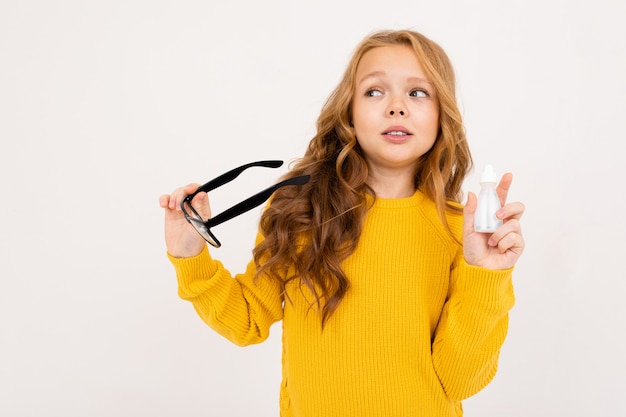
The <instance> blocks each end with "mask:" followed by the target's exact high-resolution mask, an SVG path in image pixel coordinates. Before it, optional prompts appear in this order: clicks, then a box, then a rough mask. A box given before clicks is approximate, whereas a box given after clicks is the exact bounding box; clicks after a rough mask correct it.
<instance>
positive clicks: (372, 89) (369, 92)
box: [365, 88, 383, 97]
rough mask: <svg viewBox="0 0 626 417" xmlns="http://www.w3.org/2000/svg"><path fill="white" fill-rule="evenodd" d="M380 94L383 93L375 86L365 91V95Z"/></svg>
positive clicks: (375, 95) (377, 95) (373, 95)
mask: <svg viewBox="0 0 626 417" xmlns="http://www.w3.org/2000/svg"><path fill="white" fill-rule="evenodd" d="M382 95H383V93H382V91H380V90H377V89H375V88H371V89H369V90H367V91H366V92H365V96H366V97H379V96H382Z"/></svg>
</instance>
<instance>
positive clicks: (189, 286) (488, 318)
mask: <svg viewBox="0 0 626 417" xmlns="http://www.w3.org/2000/svg"><path fill="white" fill-rule="evenodd" d="M449 222H450V226H451V227H452V229H453V231H454V233H455V234H456V235H457V236H458V237H459V238H460V236H461V228H462V223H463V218H462V216H461V215H449ZM462 252H463V251H462V247H461V246H460V245H459V244H458V243H456V242H455V241H454V240H453V239H452V238H451V237H450V236H449V235H448V233H447V232H446V230H445V228H444V227H443V225H442V224H441V222H440V221H439V219H438V217H437V212H436V210H435V206H434V204H433V203H432V201H431V200H430V199H428V198H426V197H425V196H424V195H423V194H422V193H421V192H419V191H417V192H416V193H415V194H414V195H413V196H412V197H409V198H402V199H380V198H379V199H377V200H376V203H375V205H374V206H373V208H372V209H371V210H370V211H369V212H368V214H367V216H366V219H365V224H364V228H363V233H362V236H361V240H360V242H359V245H358V247H357V249H356V251H355V252H354V253H353V254H352V256H351V257H350V258H349V259H348V260H346V261H345V262H344V265H343V267H344V270H345V272H346V274H347V276H348V277H349V279H350V282H351V287H350V290H349V292H348V293H347V295H346V296H345V298H344V299H343V300H342V302H341V304H340V305H339V308H338V309H337V311H335V313H334V314H333V315H332V316H331V317H330V319H329V320H328V322H327V324H326V326H325V328H324V330H323V331H322V330H321V326H320V318H319V315H318V314H317V311H315V310H309V305H310V303H309V301H310V300H311V299H312V297H311V294H307V292H306V290H304V289H302V290H301V289H300V288H298V287H297V286H295V285H293V286H288V287H287V289H286V291H287V292H288V295H289V298H290V300H291V302H290V301H285V302H284V303H283V301H284V298H283V295H282V294H281V288H280V287H279V286H278V285H277V284H275V283H273V282H271V281H270V280H260V281H259V283H258V285H255V284H254V283H253V281H252V278H253V276H254V272H255V267H254V265H253V263H252V262H251V263H250V264H249V265H248V267H247V270H246V271H245V272H244V273H242V274H238V275H236V276H234V277H233V276H232V275H231V274H230V273H229V272H228V271H227V270H225V268H224V266H223V265H222V264H221V263H220V262H219V261H217V260H214V259H212V258H211V256H210V255H209V252H208V250H204V251H203V252H202V253H201V254H199V255H198V256H196V257H193V258H186V259H175V258H173V257H170V260H171V262H172V263H173V265H174V267H175V270H176V273H177V277H178V281H179V295H180V296H181V297H182V298H183V299H185V300H189V301H191V302H192V303H193V306H194V307H195V309H196V311H197V312H198V314H199V315H200V316H201V317H202V319H203V320H204V321H205V322H206V323H207V324H208V325H209V326H211V327H212V328H213V329H215V330H216V331H217V332H219V333H220V334H222V335H223V336H225V337H227V338H228V339H229V340H231V341H232V342H234V343H236V344H238V345H246V344H251V343H259V342H261V341H263V340H265V339H266V338H267V337H268V335H269V329H270V326H271V325H272V323H274V322H276V321H278V320H281V319H282V320H283V381H282V384H281V388H280V411H281V416H282V417H335V416H336V417H351V416H354V417H418V416H419V417H439V416H461V415H462V414H463V412H462V407H461V400H463V399H465V398H467V397H469V396H471V395H473V394H475V393H477V392H478V391H480V390H481V389H482V388H483V387H485V386H486V385H487V384H488V383H489V381H490V380H491V379H492V378H493V376H494V375H495V373H496V368H497V361H498V354H499V350H500V347H501V345H502V343H503V342H504V339H505V336H506V332H507V325H508V312H509V310H510V309H511V308H512V306H513V304H514V295H513V286H512V281H511V276H512V273H511V272H512V271H511V270H505V271H490V270H486V269H482V268H478V267H473V266H470V265H468V264H467V263H466V262H465V261H464V259H463V253H462ZM244 395H245V394H244Z"/></svg>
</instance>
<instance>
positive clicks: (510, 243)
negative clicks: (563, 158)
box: [463, 173, 525, 269]
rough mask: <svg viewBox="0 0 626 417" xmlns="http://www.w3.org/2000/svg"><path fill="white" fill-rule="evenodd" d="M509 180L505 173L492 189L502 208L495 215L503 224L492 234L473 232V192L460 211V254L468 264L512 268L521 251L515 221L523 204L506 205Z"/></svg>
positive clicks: (520, 231)
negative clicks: (495, 192)
mask: <svg viewBox="0 0 626 417" xmlns="http://www.w3.org/2000/svg"><path fill="white" fill-rule="evenodd" d="M512 180H513V175H512V174H510V173H507V174H505V175H503V176H502V179H501V180H500V183H499V184H498V187H497V188H496V191H497V193H498V197H499V198H500V203H501V206H502V208H500V210H498V212H497V214H496V216H497V217H498V218H499V219H501V220H502V221H503V224H502V226H500V227H499V228H498V230H496V231H495V232H494V233H480V232H476V231H475V230H474V214H475V212H476V206H477V202H478V200H477V198H476V195H475V194H474V193H468V196H467V203H466V204H465V208H464V209H463V254H464V256H465V261H466V262H467V263H468V264H470V265H475V266H480V267H482V268H487V269H508V268H511V267H513V265H515V262H517V260H518V259H519V257H520V255H521V254H522V252H523V251H524V238H523V236H522V229H521V226H520V222H519V221H520V219H521V217H522V215H523V214H524V210H525V207H524V204H522V203H520V202H515V203H509V204H506V198H507V195H508V192H509V188H510V186H511V182H512Z"/></svg>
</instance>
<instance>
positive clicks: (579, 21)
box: [0, 0, 626, 417]
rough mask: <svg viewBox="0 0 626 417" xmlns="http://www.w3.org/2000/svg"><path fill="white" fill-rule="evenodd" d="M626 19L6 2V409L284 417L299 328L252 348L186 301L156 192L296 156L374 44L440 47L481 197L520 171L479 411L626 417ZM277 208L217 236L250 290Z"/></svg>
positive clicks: (226, 193) (565, 5) (222, 198)
mask: <svg viewBox="0 0 626 417" xmlns="http://www.w3.org/2000/svg"><path fill="white" fill-rule="evenodd" d="M625 16H626V5H625V2H624V1H617V0H613V1H611V0H582V1H572V0H526V1H515V0H512V1H496V0H484V1H479V2H478V1H477V2H473V1H445V0H442V1H428V2H425V1H415V0H414V1H406V0H397V1H393V2H382V1H379V0H376V1H370V0H350V1H340V0H332V1H331V0H316V1H309V2H301V1H287V0H282V1H277V0H266V1H253V0H244V1H233V2H217V1H215V0H209V1H200V0H198V1H188V0H177V1H168V0H158V1H154V0H152V1H148V0H108V1H100V0H98V1H78V0H75V1H70V0H59V1H44V0H39V1H29V0H20V1H9V0H1V1H0V141H1V150H0V192H1V193H2V196H3V197H2V199H1V203H0V222H1V224H0V226H1V229H0V239H1V241H0V415H2V416H7V417H8V416H15V417H18V416H19V417H22V416H63V417H74V416H77V417H78V416H81V417H82V416H93V417H101V416H102V417H103V416H118V417H126V416H152V417H161V416H183V415H184V416H244V415H255V416H277V414H278V388H279V382H280V372H281V369H280V366H281V363H280V355H281V328H280V323H278V324H277V325H275V326H274V327H273V328H272V333H271V335H270V338H269V340H267V341H266V342H265V343H263V344H260V345H255V346H250V347H246V348H239V347H236V346H234V345H232V344H230V343H229V342H227V341H226V340H225V339H223V338H221V337H220V336H218V335H217V334H215V333H214V332H213V331H212V330H210V329H209V328H208V327H207V326H205V325H204V324H203V323H202V322H201V320H200V319H199V318H198V317H197V316H196V314H195V312H194V311H193V308H192V307H191V305H190V304H188V303H187V302H185V301H182V300H180V299H179V298H178V295H177V286H176V282H175V277H174V271H173V268H172V266H171V265H170V264H169V262H168V260H167V258H166V256H165V245H164V242H163V213H162V210H161V209H160V208H159V206H158V197H159V195H160V194H163V193H169V192H170V191H172V190H173V189H174V188H176V187H178V186H180V185H183V184H187V183H189V182H204V181H206V180H208V179H210V178H211V177H213V176H215V175H217V174H219V173H221V172H223V171H225V170H227V169H230V168H232V167H234V166H236V165H239V164H241V163H244V162H249V161H253V160H258V159H282V160H285V161H286V165H285V166H284V167H282V168H280V169H278V170H265V169H257V170H255V171H254V173H249V174H244V175H243V176H242V177H240V179H239V180H238V181H237V182H235V183H233V184H231V185H230V186H228V187H225V189H223V190H219V191H218V192H216V194H215V195H214V196H213V198H212V200H213V206H214V210H215V211H216V212H217V211H220V210H221V209H222V208H224V207H227V206H228V205H230V204H232V203H234V202H236V201H238V200H241V199H243V198H244V197H247V196H248V195H251V194H252V193H253V192H256V191H258V190H259V189H261V188H263V187H265V186H267V185H269V184H271V183H273V182H274V181H275V180H276V179H277V178H278V176H279V175H281V174H282V173H284V172H285V170H286V169H287V168H286V167H287V163H288V162H289V161H292V160H293V159H295V158H297V157H299V156H301V154H302V153H303V152H304V149H305V147H306V144H307V143H308V141H309V139H310V138H311V136H312V135H313V133H314V127H315V120H316V118H317V116H318V114H319V111H320V109H321V106H322V104H323V103H324V101H325V99H326V97H327V95H328V94H329V93H330V91H331V90H332V89H333V88H334V87H335V85H336V84H337V82H338V81H339V78H340V76H341V74H342V72H343V70H344V68H345V66H346V64H347V61H348V58H349V57H350V55H351V53H352V51H353V49H354V47H355V46H356V44H357V43H358V42H359V41H360V40H361V39H362V38H363V37H364V36H366V35H367V34H369V33H370V32H372V31H374V30H378V29H385V28H390V29H401V28H411V29H415V30H418V31H421V32H422V33H424V34H426V35H427V36H429V37H431V38H432V39H434V40H436V41H437V42H438V43H440V44H441V45H442V46H443V47H444V48H445V49H446V51H447V52H448V54H449V55H450V58H451V59H452V61H453V63H454V65H455V68H456V71H457V74H458V98H459V104H460V106H461V109H462V112H463V115H464V118H465V123H466V127H467V134H468V137H469V140H470V145H471V148H472V152H473V156H474V160H475V171H474V172H473V174H472V175H471V176H470V177H468V179H467V182H466V184H465V187H464V190H465V191H477V190H478V182H477V177H478V173H479V172H480V170H481V169H482V167H483V166H484V165H485V164H487V163H491V164H493V165H494V166H495V167H496V169H497V170H498V171H499V172H500V173H503V172H506V171H510V172H513V173H514V178H515V179H514V182H513V187H512V190H511V200H520V201H523V202H524V203H525V204H526V206H527V212H526V215H525V217H524V219H523V227H524V233H525V237H526V241H527V249H526V252H525V253H524V256H523V257H522V259H521V260H520V261H519V263H518V265H517V267H516V271H515V275H514V281H515V288H516V296H517V304H516V306H515V308H514V309H513V311H512V312H511V322H510V331H509V335H508V339H507V340H506V343H505V345H504V348H503V349H502V352H501V360H500V369H499V373H498V375H497V376H496V378H495V379H494V380H493V382H492V383H491V384H490V385H489V386H488V387H487V388H486V389H485V390H483V391H482V392H480V393H479V394H477V395H476V396H474V397H472V398H470V399H468V400H467V401H466V402H465V403H464V407H465V410H466V415H467V416H470V417H471V416H476V417H478V416H480V417H495V416H498V417H501V416H519V417H525V416H535V417H540V416H541V417H552V416H561V415H567V416H600V415H601V416H604V417H618V416H624V415H626V405H625V403H624V401H623V392H624V390H625V389H626V383H625V381H626V377H625V374H626V363H625V360H624V351H625V349H626V346H625V345H626V343H625V342H624V338H625V335H624V333H625V332H624V331H625V328H626V320H625V317H626V307H625V303H624V302H623V300H624V291H625V290H626V284H625V283H624V282H625V281H626V274H625V273H624V268H623V262H622V261H623V260H624V256H626V253H625V249H626V241H625V236H626V222H625V220H624V213H625V209H626V207H625V206H626V203H625V193H624V186H623V174H624V167H623V166H624V158H623V154H624V152H623V149H624V141H625V139H626V137H625V134H624V120H625V116H626V114H625V113H626V81H625V80H624V78H625V75H626V41H625V40H626V26H625V25H624V24H623V20H624V17H625ZM258 216H259V212H258V211H257V210H255V211H253V212H250V213H248V214H246V215H244V216H242V217H240V218H238V219H237V220H233V221H232V222H230V223H227V224H224V225H222V226H219V228H216V229H215V232H216V234H218V236H219V237H220V238H221V239H222V241H223V247H222V248H220V249H217V250H214V251H213V254H214V256H216V257H218V258H219V259H221V260H223V261H224V263H225V264H226V265H227V266H228V267H229V268H230V269H231V270H232V271H233V272H239V271H240V270H242V269H243V267H244V265H245V263H246V262H247V261H248V259H249V257H250V250H251V249H252V244H253V239H254V235H255V232H256V221H257V220H258Z"/></svg>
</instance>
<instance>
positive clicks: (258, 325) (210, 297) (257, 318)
mask: <svg viewBox="0 0 626 417" xmlns="http://www.w3.org/2000/svg"><path fill="white" fill-rule="evenodd" d="M168 257H169V259H170V261H171V262H172V264H173V265H174V269H175V271H176V277H177V279H178V294H179V296H180V297H181V298H182V299H183V300H187V301H190V302H191V303H192V304H193V307H194V308H195V310H196V312H197V313H198V315H199V316H200V317H201V318H202V320H203V321H204V322H205V323H207V324H208V325H209V326H210V327H211V328H213V329H214V330H215V331H217V332H218V333H219V334H221V335H222V336H224V337H226V338H227V339H228V340H230V341H231V342H233V343H235V344H237V345H239V346H246V345H250V344H254V343H260V342H262V341H264V340H265V339H267V337H268V336H269V330H270V327H271V325H272V324H273V323H275V322H276V321H278V320H280V319H282V316H283V309H282V302H283V299H282V289H281V288H280V285H279V283H278V282H274V281H271V280H270V279H264V278H263V277H260V278H259V279H258V280H257V281H256V282H255V280H254V276H255V272H256V267H255V265H254V262H253V261H251V262H250V263H249V264H248V267H247V269H246V271H245V272H244V273H242V274H238V275H236V276H234V277H233V276H232V275H231V274H230V272H229V271H228V270H226V269H225V268H224V266H223V264H222V263H221V262H220V261H217V260H214V259H213V258H212V257H211V255H210V254H209V251H208V249H207V248H206V247H205V248H204V250H203V251H202V252H201V253H200V254H199V255H197V256H195V257H191V258H174V257H172V256H171V255H169V254H168Z"/></svg>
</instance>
